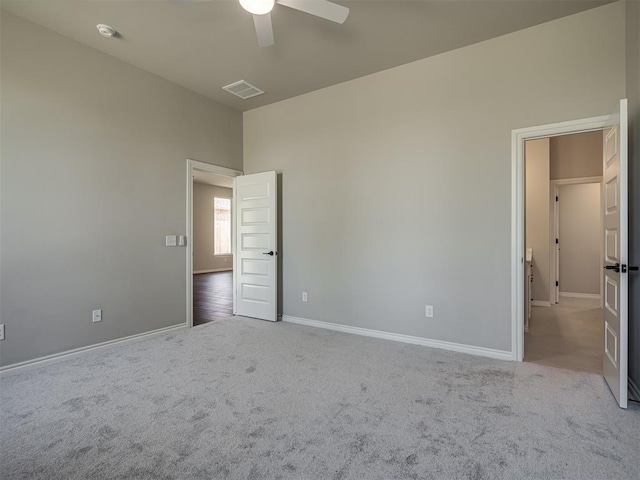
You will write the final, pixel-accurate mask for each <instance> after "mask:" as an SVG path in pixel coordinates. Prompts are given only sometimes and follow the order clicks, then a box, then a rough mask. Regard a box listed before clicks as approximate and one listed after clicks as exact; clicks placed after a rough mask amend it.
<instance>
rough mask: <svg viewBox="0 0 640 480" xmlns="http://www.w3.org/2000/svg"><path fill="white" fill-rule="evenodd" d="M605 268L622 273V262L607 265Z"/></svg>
mask: <svg viewBox="0 0 640 480" xmlns="http://www.w3.org/2000/svg"><path fill="white" fill-rule="evenodd" d="M604 269H605V270H613V271H614V272H616V273H620V264H619V263H616V264H615V265H606V266H605V267H604Z"/></svg>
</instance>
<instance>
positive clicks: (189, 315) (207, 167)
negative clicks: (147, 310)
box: [185, 158, 242, 327]
mask: <svg viewBox="0 0 640 480" xmlns="http://www.w3.org/2000/svg"><path fill="white" fill-rule="evenodd" d="M195 170H199V171H201V172H208V173H215V174H216V175H223V176H225V177H233V178H234V179H235V177H237V176H238V175H242V172H241V171H240V170H233V169H232V168H227V167H220V166H218V165H211V164H210V163H204V162H199V161H198V160H192V159H190V158H187V214H186V216H187V222H186V223H187V248H186V249H185V250H186V256H187V312H186V319H187V321H186V324H187V326H188V327H193V274H194V273H196V272H194V271H193V242H192V240H193V172H194V171H195ZM235 186H236V182H235V180H234V181H233V187H232V191H233V192H234V194H232V197H231V217H232V218H231V221H232V225H233V224H234V223H233V222H234V219H235ZM234 244H235V229H234V228H233V227H231V255H233V253H234V250H233V248H234V247H233V245H234ZM235 263H236V260H235V256H234V259H233V268H232V270H233V271H234V272H235V271H236V264H235ZM234 276H235V274H234ZM235 283H236V282H235V279H234V281H233V284H234V289H233V313H234V314H235V313H236V290H235Z"/></svg>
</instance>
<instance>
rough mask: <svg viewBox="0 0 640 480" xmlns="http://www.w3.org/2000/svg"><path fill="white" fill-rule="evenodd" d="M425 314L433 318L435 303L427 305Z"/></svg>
mask: <svg viewBox="0 0 640 480" xmlns="http://www.w3.org/2000/svg"><path fill="white" fill-rule="evenodd" d="M424 315H425V317H427V318H433V305H425V309H424Z"/></svg>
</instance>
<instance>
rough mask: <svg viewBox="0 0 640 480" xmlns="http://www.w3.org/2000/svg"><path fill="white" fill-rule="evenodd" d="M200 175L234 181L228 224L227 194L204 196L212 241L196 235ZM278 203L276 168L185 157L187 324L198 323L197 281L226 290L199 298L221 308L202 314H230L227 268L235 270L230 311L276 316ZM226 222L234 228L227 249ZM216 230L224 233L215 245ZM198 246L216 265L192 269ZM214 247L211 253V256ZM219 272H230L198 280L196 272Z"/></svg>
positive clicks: (204, 286)
mask: <svg viewBox="0 0 640 480" xmlns="http://www.w3.org/2000/svg"><path fill="white" fill-rule="evenodd" d="M196 177H200V178H217V180H214V181H216V182H218V183H219V182H220V181H223V182H224V181H226V182H229V180H231V182H232V187H231V190H232V193H231V206H230V208H231V213H230V217H231V221H230V226H229V214H228V209H229V198H228V197H229V194H228V193H227V194H226V195H224V194H220V193H219V194H218V196H216V193H215V192H213V193H212V194H208V196H205V197H206V199H205V208H204V210H203V211H204V214H203V215H204V218H205V219H206V220H208V221H211V227H210V228H208V227H205V230H207V232H206V234H207V235H209V236H210V237H211V238H212V240H211V241H206V238H207V237H206V236H205V241H204V243H203V242H201V241H199V240H196V239H195V235H194V233H195V230H194V221H195V220H196V219H195V218H194V214H195V212H196V209H195V208H194V200H195V196H196V194H195V192H196V189H197V187H196V185H197V184H198V183H203V182H196V181H194V180H195V179H196ZM213 186H217V185H213ZM205 190H206V189H205ZM216 198H218V202H216ZM277 206H278V180H277V174H276V172H275V171H269V172H261V173H253V174H250V175H245V174H243V172H241V171H238V170H233V169H230V168H226V167H219V166H216V165H211V164H208V163H203V162H199V161H197V160H189V159H188V160H187V233H188V239H187V249H186V263H187V269H186V270H187V281H186V284H187V287H186V290H187V292H186V293H187V301H186V307H187V311H186V317H187V321H186V324H187V326H188V327H192V326H193V325H194V306H195V303H194V294H195V293H196V292H195V288H194V285H195V286H198V287H201V288H200V290H208V286H207V283H209V284H210V285H209V286H210V287H212V288H214V289H216V288H219V289H221V291H222V292H223V294H222V295H220V294H215V293H214V295H213V296H212V297H210V298H206V297H205V299H204V300H203V301H202V302H200V298H199V299H198V301H199V305H198V307H206V305H205V304H206V303H215V302H217V304H218V306H221V307H223V309H217V310H213V311H212V309H211V308H208V309H207V308H201V310H202V311H199V312H198V313H201V314H203V315H209V316H211V317H213V318H211V320H209V321H215V320H221V319H222V318H225V315H226V317H228V316H230V314H229V311H228V306H229V305H228V303H229V298H228V297H229V293H228V292H229V284H228V280H229V271H230V272H231V275H230V277H231V287H230V289H231V297H232V302H231V304H232V308H231V315H239V316H244V317H252V318H256V319H261V320H268V321H272V322H275V321H277V320H278V314H277V311H278V310H277V309H278V259H279V258H281V257H280V256H279V255H278V210H277ZM216 215H218V221H219V223H220V225H219V229H218V230H216V229H215V228H214V227H215V225H214V224H215V222H216ZM223 226H224V228H230V230H231V233H230V237H231V241H230V250H231V253H229V242H228V237H229V235H227V236H226V237H225V235H223V233H224V232H223V231H222V230H221V229H222V227H223ZM216 234H220V235H219V238H218V243H217V244H216V242H215V240H214V238H215V235H216ZM194 240H195V241H194ZM203 245H204V246H203ZM199 246H203V248H204V249H205V251H206V252H208V253H209V257H213V260H211V258H209V260H210V261H212V262H214V263H213V267H212V268H204V269H203V270H200V271H198V270H196V268H194V266H195V261H194V258H195V253H196V252H195V247H199ZM212 252H213V255H211V253H212ZM215 261H217V262H218V263H215ZM210 265H211V264H209V266H210ZM205 266H206V265H205ZM220 271H223V272H226V278H225V277H224V275H222V274H221V275H218V276H216V277H212V278H214V279H215V281H214V280H211V282H206V281H203V282H194V275H202V274H207V273H212V274H217V273H220ZM203 278H204V277H203ZM198 280H200V278H198ZM224 290H226V292H224ZM220 296H222V298H220ZM216 297H218V298H216ZM207 310H209V312H207ZM204 320H207V319H206V318H205V319H204ZM198 321H201V320H200V319H199V320H198ZM205 323H206V322H205Z"/></svg>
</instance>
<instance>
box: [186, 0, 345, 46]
mask: <svg viewBox="0 0 640 480" xmlns="http://www.w3.org/2000/svg"><path fill="white" fill-rule="evenodd" d="M192 1H194V0H173V2H175V3H189V2H192ZM195 1H198V0H195ZM205 1H206V0H205ZM239 1H240V5H241V6H242V8H244V9H245V10H246V11H247V12H249V13H251V14H253V24H254V25H255V27H256V35H257V36H258V45H259V46H261V47H269V46H271V45H273V44H274V39H273V26H272V25H271V10H273V7H274V6H275V4H276V3H277V4H279V5H283V6H285V7H289V8H293V9H294V10H300V11H301V12H305V13H308V14H310V15H315V16H316V17H320V18H324V19H326V20H331V21H332V22H336V23H344V21H345V20H346V19H347V17H348V16H349V9H348V8H347V7H343V6H342V5H338V4H337V3H333V2H329V1H328V0H239Z"/></svg>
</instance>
